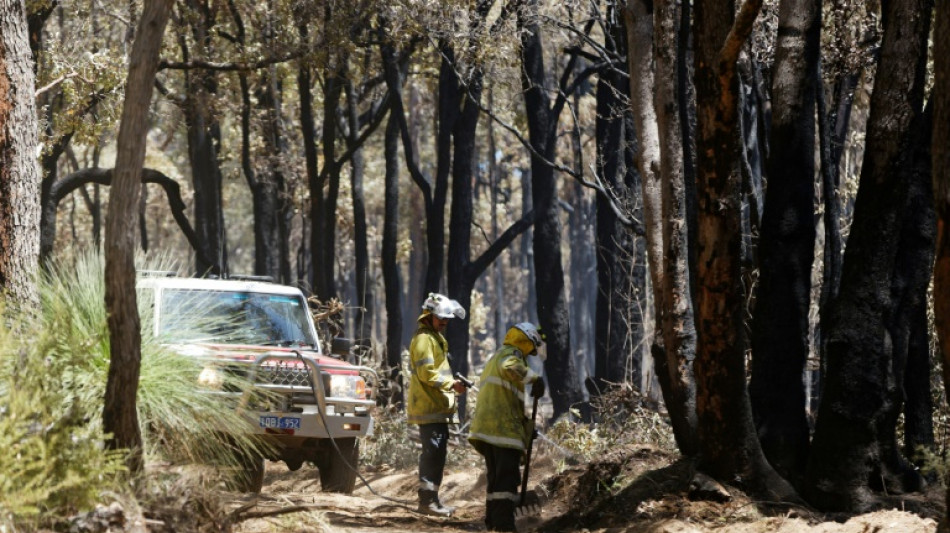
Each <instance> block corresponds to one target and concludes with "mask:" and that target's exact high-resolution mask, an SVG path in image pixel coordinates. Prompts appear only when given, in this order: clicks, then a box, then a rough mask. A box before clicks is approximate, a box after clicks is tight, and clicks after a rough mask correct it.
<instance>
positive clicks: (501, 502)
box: [475, 441, 523, 531]
mask: <svg viewBox="0 0 950 533" xmlns="http://www.w3.org/2000/svg"><path fill="white" fill-rule="evenodd" d="M475 449H476V450H477V451H478V453H480V454H482V455H483V456H485V468H486V473H487V477H488V488H487V492H488V494H487V495H486V497H485V525H486V526H487V527H488V530H489V531H515V507H516V506H517V505H518V502H519V501H520V498H519V496H518V485H520V484H521V472H520V469H519V465H520V463H521V456H522V454H523V452H522V451H521V450H513V449H511V448H502V447H500V446H494V445H492V444H488V443H487V442H484V441H476V446H475Z"/></svg>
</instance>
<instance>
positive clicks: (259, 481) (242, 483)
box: [231, 454, 264, 494]
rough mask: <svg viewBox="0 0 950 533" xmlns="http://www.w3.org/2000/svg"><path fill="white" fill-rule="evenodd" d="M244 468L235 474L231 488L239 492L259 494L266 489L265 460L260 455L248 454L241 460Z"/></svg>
mask: <svg viewBox="0 0 950 533" xmlns="http://www.w3.org/2000/svg"><path fill="white" fill-rule="evenodd" d="M241 465H242V468H239V469H238V470H237V471H236V472H235V473H234V478H233V479H232V480H231V488H232V489H234V490H236V491H238V492H251V493H254V494H257V493H259V492H261V489H262V488H263V487H264V458H263V457H262V456H260V455H258V454H248V455H247V456H245V457H243V458H241Z"/></svg>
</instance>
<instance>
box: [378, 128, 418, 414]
mask: <svg viewBox="0 0 950 533" xmlns="http://www.w3.org/2000/svg"><path fill="white" fill-rule="evenodd" d="M398 143H399V124H398V122H397V118H396V117H395V116H394V115H392V114H391V115H390V116H389V123H388V124H387V125H386V137H385V155H386V178H385V189H386V191H385V198H386V199H385V206H384V208H383V209H384V214H383V249H382V254H383V256H382V267H383V285H384V286H385V291H386V363H387V364H388V365H389V378H390V382H391V385H390V386H391V387H392V389H391V390H392V394H391V396H390V399H389V401H390V403H391V404H392V405H399V404H401V403H402V402H403V398H404V395H403V390H402V387H400V386H398V383H399V376H400V374H401V369H402V320H403V317H402V308H401V301H400V298H401V297H402V280H401V275H400V273H399V262H398V260H397V258H396V252H397V247H398V240H399V226H398V221H399V155H398V153H397V150H398V149H399V147H398ZM412 318H415V317H410V319H412Z"/></svg>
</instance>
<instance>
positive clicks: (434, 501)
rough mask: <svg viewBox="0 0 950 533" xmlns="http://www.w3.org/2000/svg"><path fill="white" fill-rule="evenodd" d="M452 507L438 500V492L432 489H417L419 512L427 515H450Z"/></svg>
mask: <svg viewBox="0 0 950 533" xmlns="http://www.w3.org/2000/svg"><path fill="white" fill-rule="evenodd" d="M454 510H455V509H454V508H449V507H445V506H443V505H442V503H441V502H439V493H438V492H436V491H434V490H420V491H419V512H420V513H422V514H427V515H429V516H443V517H449V516H452V511H454Z"/></svg>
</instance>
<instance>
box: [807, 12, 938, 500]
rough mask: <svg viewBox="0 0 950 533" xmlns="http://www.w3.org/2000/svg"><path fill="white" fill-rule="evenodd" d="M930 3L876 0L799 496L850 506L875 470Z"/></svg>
mask: <svg viewBox="0 0 950 533" xmlns="http://www.w3.org/2000/svg"><path fill="white" fill-rule="evenodd" d="M932 5H933V4H932V3H931V2H930V1H929V0H901V1H894V2H889V3H887V4H885V7H886V11H887V12H886V16H885V17H883V20H884V38H883V42H882V46H881V58H880V61H879V64H878V69H877V75H876V77H875V86H874V91H873V93H872V95H871V108H870V116H869V119H868V129H867V143H866V148H865V155H864V162H863V164H862V169H861V179H860V182H859V186H858V195H857V200H856V203H855V212H854V221H853V223H852V225H851V233H850V235H849V237H848V246H847V249H846V251H845V257H844V270H843V275H842V280H841V288H840V293H839V297H838V299H837V301H836V302H834V304H833V308H832V311H831V312H832V317H831V324H830V330H829V331H827V354H826V356H827V373H826V376H825V378H826V379H825V383H824V389H823V397H822V401H821V406H820V407H819V410H818V420H817V423H816V426H815V433H814V438H813V440H812V450H811V456H810V458H809V462H808V469H807V473H806V476H807V481H808V484H809V487H808V499H809V501H810V502H811V503H812V504H814V505H815V506H817V507H820V508H822V509H834V510H846V511H860V510H863V509H866V508H868V507H869V506H870V505H872V503H873V494H872V488H873V487H872V485H871V484H872V483H874V482H875V480H879V479H880V476H881V475H884V474H886V472H883V471H882V469H881V467H882V461H883V460H886V458H885V457H882V451H884V450H882V449H881V446H880V445H881V442H880V435H881V433H882V431H890V429H889V428H888V427H887V426H888V425H889V424H890V423H891V422H890V420H889V418H890V416H889V414H888V409H889V408H891V406H890V405H888V403H889V402H890V401H892V400H891V399H890V398H889V394H888V383H892V382H893V380H895V379H897V377H898V376H897V375H896V374H895V370H897V369H895V368H894V366H893V365H894V362H895V361H894V359H893V357H894V344H893V343H894V341H895V339H893V338H892V337H891V335H890V333H889V331H888V330H887V323H888V319H889V317H890V316H891V315H892V314H893V313H894V311H895V302H894V301H893V299H892V297H891V293H890V285H891V279H892V276H893V273H894V269H895V266H896V253H897V250H898V244H899V238H900V234H901V231H902V230H901V228H902V219H903V211H904V205H905V204H904V202H905V201H906V198H907V184H906V182H904V181H902V180H901V174H900V172H898V170H899V169H900V165H901V164H902V163H903V157H905V154H908V153H910V149H911V145H910V144H909V143H910V142H911V140H912V136H911V132H912V130H913V125H914V124H917V123H918V122H917V121H918V120H919V116H920V113H921V110H922V107H923V106H922V102H923V92H924V84H923V81H924V79H923V78H924V76H923V74H924V66H925V61H926V48H927V47H926V43H927V33H928V30H929V24H930V14H931V13H930V11H931V8H932Z"/></svg>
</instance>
